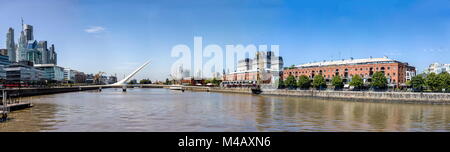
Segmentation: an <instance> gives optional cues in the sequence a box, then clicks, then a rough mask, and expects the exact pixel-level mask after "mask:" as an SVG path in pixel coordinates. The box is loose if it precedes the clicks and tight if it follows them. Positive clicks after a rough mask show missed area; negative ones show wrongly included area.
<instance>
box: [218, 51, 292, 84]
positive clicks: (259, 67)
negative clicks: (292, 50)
mask: <svg viewBox="0 0 450 152" xmlns="http://www.w3.org/2000/svg"><path fill="white" fill-rule="evenodd" d="M283 64H284V63H283V58H282V57H281V56H275V53H274V52H272V51H258V52H256V55H255V57H254V58H253V59H250V58H245V59H243V60H239V61H238V65H237V71H236V72H232V73H228V74H224V75H223V81H224V83H223V84H256V82H257V81H258V80H259V81H260V82H261V84H274V83H275V82H276V81H277V80H278V79H279V78H280V76H281V74H282V70H283Z"/></svg>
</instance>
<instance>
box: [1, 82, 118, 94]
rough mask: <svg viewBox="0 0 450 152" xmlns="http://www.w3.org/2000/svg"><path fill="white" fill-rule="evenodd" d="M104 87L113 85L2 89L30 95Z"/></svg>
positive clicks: (9, 92) (7, 91) (11, 92)
mask: <svg viewBox="0 0 450 152" xmlns="http://www.w3.org/2000/svg"><path fill="white" fill-rule="evenodd" d="M103 88H111V86H103V85H95V86H76V87H58V88H13V89H2V91H6V93H7V94H8V96H9V97H28V96H37V95H47V94H55V93H66V92H76V91H86V90H99V89H103Z"/></svg>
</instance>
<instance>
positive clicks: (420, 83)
mask: <svg viewBox="0 0 450 152" xmlns="http://www.w3.org/2000/svg"><path fill="white" fill-rule="evenodd" d="M409 85H411V88H413V89H414V90H415V91H422V90H423V87H424V86H425V79H424V78H423V77H422V75H416V76H414V77H412V78H411V81H409Z"/></svg>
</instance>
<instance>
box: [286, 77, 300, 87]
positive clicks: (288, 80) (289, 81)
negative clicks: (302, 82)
mask: <svg viewBox="0 0 450 152" xmlns="http://www.w3.org/2000/svg"><path fill="white" fill-rule="evenodd" d="M284 83H285V85H286V87H288V88H289V89H294V88H296V87H297V84H296V81H295V77H294V76H292V75H290V76H288V77H287V78H286V81H285V82H284Z"/></svg>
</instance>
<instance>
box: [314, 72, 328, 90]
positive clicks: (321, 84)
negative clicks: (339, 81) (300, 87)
mask: <svg viewBox="0 0 450 152" xmlns="http://www.w3.org/2000/svg"><path fill="white" fill-rule="evenodd" d="M312 85H313V87H314V88H316V89H323V88H327V83H326V82H325V78H323V76H322V75H316V76H314V79H313V82H312Z"/></svg>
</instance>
